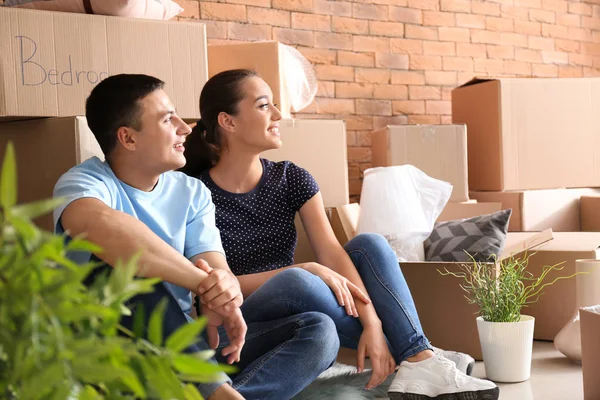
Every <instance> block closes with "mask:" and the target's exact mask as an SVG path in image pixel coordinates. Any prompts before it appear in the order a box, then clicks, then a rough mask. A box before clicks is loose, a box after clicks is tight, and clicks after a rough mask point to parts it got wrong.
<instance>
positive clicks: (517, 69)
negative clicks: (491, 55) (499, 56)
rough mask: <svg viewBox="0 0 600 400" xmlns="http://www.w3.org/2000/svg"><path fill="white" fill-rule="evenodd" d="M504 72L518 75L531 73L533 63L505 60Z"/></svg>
mask: <svg viewBox="0 0 600 400" xmlns="http://www.w3.org/2000/svg"><path fill="white" fill-rule="evenodd" d="M504 73H506V74H510V75H517V76H529V75H531V64H530V63H528V62H523V61H505V62H504Z"/></svg>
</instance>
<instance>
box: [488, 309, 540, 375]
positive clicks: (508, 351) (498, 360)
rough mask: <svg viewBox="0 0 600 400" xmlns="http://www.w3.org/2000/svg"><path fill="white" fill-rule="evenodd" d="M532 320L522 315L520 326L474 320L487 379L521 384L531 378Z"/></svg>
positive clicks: (516, 323) (514, 323)
mask: <svg viewBox="0 0 600 400" xmlns="http://www.w3.org/2000/svg"><path fill="white" fill-rule="evenodd" d="M534 322H535V319H534V318H533V317H530V316H528V315H521V320H520V321H519V322H488V321H484V320H483V318H482V317H477V330H478V331H479V341H480V343H481V351H482V353H483V364H484V365H485V372H486V375H487V378H488V379H490V380H492V381H496V382H522V381H526V380H527V379H529V376H530V375H531V352H532V350H533V326H534Z"/></svg>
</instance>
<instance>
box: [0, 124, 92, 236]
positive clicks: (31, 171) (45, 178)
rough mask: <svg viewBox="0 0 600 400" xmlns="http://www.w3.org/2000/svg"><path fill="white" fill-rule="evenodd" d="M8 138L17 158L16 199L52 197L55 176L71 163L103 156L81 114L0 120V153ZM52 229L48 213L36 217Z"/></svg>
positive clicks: (21, 200)
mask: <svg viewBox="0 0 600 400" xmlns="http://www.w3.org/2000/svg"><path fill="white" fill-rule="evenodd" d="M9 141H11V142H12V143H13V145H14V148H15V154H16V158H17V182H18V202H19V203H28V202H31V201H36V200H44V199H49V198H51V197H52V191H53V190H54V185H55V184H56V181H58V178H60V176H61V175H62V174H64V173H65V172H67V171H68V170H69V169H70V168H71V167H73V166H75V165H77V164H79V163H81V162H82V161H85V160H87V159H88V158H90V157H93V156H97V157H99V158H100V159H104V155H103V154H102V150H100V146H99V145H98V142H96V138H95V137H94V135H93V134H92V132H91V131H90V129H89V128H88V126H87V121H86V119H85V117H65V118H43V119H34V120H29V121H15V122H5V123H1V124H0V154H2V156H4V152H5V151H6V145H7V143H8V142H9ZM36 223H37V224H38V225H39V226H41V227H42V228H44V229H46V230H48V231H54V227H53V222H52V214H51V213H50V214H47V215H45V216H42V217H40V218H38V219H37V220H36Z"/></svg>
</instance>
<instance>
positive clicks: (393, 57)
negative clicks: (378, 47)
mask: <svg viewBox="0 0 600 400" xmlns="http://www.w3.org/2000/svg"><path fill="white" fill-rule="evenodd" d="M375 66H376V67H378V68H393V69H408V55H406V54H390V53H375ZM357 73H358V71H357Z"/></svg>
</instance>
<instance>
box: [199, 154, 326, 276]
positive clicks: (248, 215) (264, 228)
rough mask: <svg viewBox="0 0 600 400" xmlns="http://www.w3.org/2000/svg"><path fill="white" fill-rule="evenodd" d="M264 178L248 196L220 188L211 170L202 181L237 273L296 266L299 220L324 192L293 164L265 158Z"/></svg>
mask: <svg viewBox="0 0 600 400" xmlns="http://www.w3.org/2000/svg"><path fill="white" fill-rule="evenodd" d="M261 163H262V167H263V174H262V177H261V179H260V181H259V183H258V185H256V187H255V188H254V189H252V190H251V191H249V192H247V193H240V194H237V193H231V192H228V191H226V190H223V189H221V188H220V187H218V186H217V185H216V184H215V183H214V182H213V180H212V179H211V177H210V175H209V173H208V170H207V171H204V172H203V174H202V175H201V176H200V180H202V182H204V184H205V185H206V186H207V187H208V188H209V189H210V191H211V192H212V200H213V203H214V204H215V207H216V223H217V228H219V231H220V232H221V240H222V242H223V247H224V249H225V254H226V256H227V263H228V264H229V268H231V271H232V272H233V273H234V274H235V275H246V274H254V273H257V272H265V271H271V270H274V269H277V268H281V267H286V266H288V265H292V264H293V263H294V251H295V249H296V244H297V242H298V234H297V232H296V226H295V225H294V218H295V216H296V213H297V212H298V211H299V210H300V208H301V207H302V206H303V205H304V203H306V202H307V201H308V200H310V199H311V198H312V197H313V196H314V195H315V194H317V193H318V192H319V187H318V185H317V183H316V182H315V180H314V178H313V177H312V175H311V174H310V173H309V172H308V171H306V170H305V169H303V168H300V167H298V166H296V165H295V164H293V163H291V162H289V161H281V162H273V161H269V160H266V159H262V158H261Z"/></svg>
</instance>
